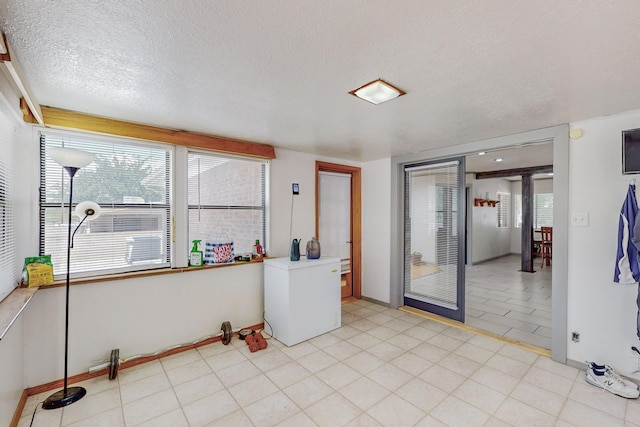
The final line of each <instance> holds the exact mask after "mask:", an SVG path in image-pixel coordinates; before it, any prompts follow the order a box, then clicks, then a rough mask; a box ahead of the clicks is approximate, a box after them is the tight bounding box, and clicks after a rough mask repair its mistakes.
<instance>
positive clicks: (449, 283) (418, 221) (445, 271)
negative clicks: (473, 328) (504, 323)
mask: <svg viewBox="0 0 640 427" xmlns="http://www.w3.org/2000/svg"><path fill="white" fill-rule="evenodd" d="M404 182H405V194H404V197H405V203H404V304H405V305H407V306H410V307H414V308H418V309H420V310H424V311H429V312H432V313H434V314H438V315H441V316H445V317H448V318H451V319H454V320H458V321H460V322H464V207H465V203H464V187H465V183H464V158H463V157H461V158H455V159H449V160H446V161H438V162H423V163H416V164H410V165H406V166H405V168H404Z"/></svg>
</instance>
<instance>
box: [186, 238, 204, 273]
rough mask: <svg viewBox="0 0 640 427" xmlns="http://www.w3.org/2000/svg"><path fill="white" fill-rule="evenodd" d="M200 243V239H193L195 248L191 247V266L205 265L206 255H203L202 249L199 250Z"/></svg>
mask: <svg viewBox="0 0 640 427" xmlns="http://www.w3.org/2000/svg"><path fill="white" fill-rule="evenodd" d="M199 244H200V240H194V241H193V248H191V252H190V253H189V265H190V266H191V267H200V266H202V265H204V259H203V258H204V257H203V256H202V251H199V250H198V245H199Z"/></svg>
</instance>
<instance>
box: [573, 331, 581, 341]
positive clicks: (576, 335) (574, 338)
mask: <svg viewBox="0 0 640 427" xmlns="http://www.w3.org/2000/svg"><path fill="white" fill-rule="evenodd" d="M571 341H573V342H580V334H579V333H578V332H571Z"/></svg>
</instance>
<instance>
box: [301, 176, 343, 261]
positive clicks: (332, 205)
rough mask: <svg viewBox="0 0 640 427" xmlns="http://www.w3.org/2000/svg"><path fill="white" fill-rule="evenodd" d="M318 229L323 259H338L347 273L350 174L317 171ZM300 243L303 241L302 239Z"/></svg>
mask: <svg viewBox="0 0 640 427" xmlns="http://www.w3.org/2000/svg"><path fill="white" fill-rule="evenodd" d="M319 180H320V185H319V187H320V190H319V197H318V199H319V206H318V208H319V209H318V229H319V233H320V235H319V236H318V240H319V242H320V249H321V253H322V255H323V256H331V257H338V258H340V260H341V270H342V272H343V273H348V272H349V271H351V244H350V243H348V241H350V240H351V175H349V174H340V173H332V172H320V173H319ZM303 241H304V240H303Z"/></svg>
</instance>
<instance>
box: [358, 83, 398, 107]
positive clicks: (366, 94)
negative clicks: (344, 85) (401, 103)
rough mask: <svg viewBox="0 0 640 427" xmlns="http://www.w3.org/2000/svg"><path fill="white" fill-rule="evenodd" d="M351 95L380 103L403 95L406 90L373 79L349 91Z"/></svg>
mask: <svg viewBox="0 0 640 427" xmlns="http://www.w3.org/2000/svg"><path fill="white" fill-rule="evenodd" d="M349 93H350V94H351V95H353V96H357V97H358V98H360V99H364V100H365V101H369V102H370V103H372V104H376V105H377V104H382V103H383V102H386V101H390V100H392V99H394V98H397V97H399V96H402V95H404V94H405V93H406V92H404V91H401V90H400V89H398V88H397V87H395V86H393V85H391V84H389V83H387V82H385V81H384V80H380V79H378V80H374V81H372V82H369V83H367V84H366V85H364V86H360V87H359V88H358V89H355V90H352V91H351V92H349Z"/></svg>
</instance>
